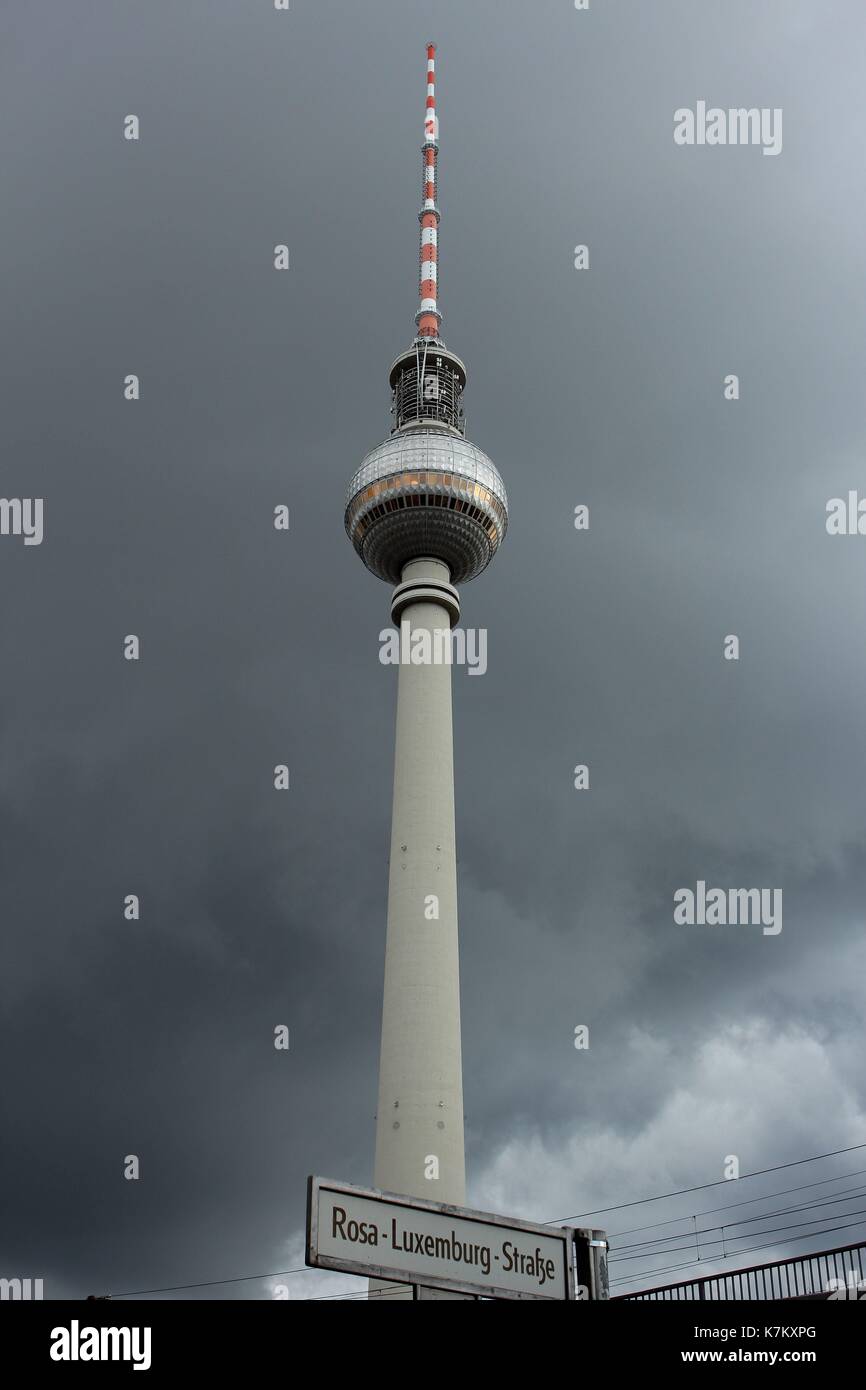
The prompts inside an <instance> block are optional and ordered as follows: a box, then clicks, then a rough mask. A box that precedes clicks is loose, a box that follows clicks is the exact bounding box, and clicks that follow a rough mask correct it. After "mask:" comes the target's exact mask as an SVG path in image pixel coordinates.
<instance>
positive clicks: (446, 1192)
mask: <svg viewBox="0 0 866 1390" xmlns="http://www.w3.org/2000/svg"><path fill="white" fill-rule="evenodd" d="M435 51H436V50H435V45H434V44H432V43H431V44H429V45H428V47H427V104H426V113H425V121H424V143H423V145H422V146H421V149H422V159H423V201H422V206H421V211H420V213H419V220H420V223H421V255H420V304H419V308H418V312H417V314H416V315H415V324H416V336H415V339H414V341H413V343H412V345H411V346H410V347H409V348H407V349H406V351H404V352H402V353H401V354H400V356H399V357H397V359H396V361H395V362H394V363H393V365H392V367H391V371H390V376H389V381H390V386H391V393H392V405H391V413H392V415H393V416H394V424H393V428H392V430H391V435H390V438H388V439H386V440H385V442H384V443H383V444H380V445H379V446H378V448H376V449H373V451H372V452H371V453H369V454H368V455H367V457H366V458H365V459H364V461H363V463H362V464H361V467H360V468H359V469H358V471H357V472H356V474H355V476H354V477H353V479H352V481H351V483H350V484H349V492H348V502H347V505H346V514H345V523H346V531H347V533H348V535H349V538H350V539H351V541H352V544H353V545H354V547H355V549H356V550H357V552H358V554H359V555H360V557H361V559H362V560H363V562H364V564H365V565H366V566H367V568H368V569H369V570H371V571H372V572H373V574H375V575H378V576H379V578H380V579H384V580H385V581H386V582H387V583H389V584H391V585H394V586H395V587H394V591H393V594H392V596H391V619H392V622H393V623H394V625H395V627H397V628H402V634H403V638H404V648H403V651H402V653H401V664H400V666H399V676H398V685H397V736H396V753H395V760H394V801H393V818H392V827H391V859H390V876H389V881H388V926H387V937H386V946H385V991H384V1001H383V1008H382V1043H381V1054H380V1062H379V1101H378V1109H377V1114H376V1162H375V1169H374V1177H373V1182H374V1185H375V1186H376V1187H378V1188H381V1189H384V1190H386V1191H390V1192H399V1193H404V1194H407V1195H409V1196H413V1197H423V1198H426V1199H427V1200H429V1201H441V1202H448V1203H452V1204H454V1205H458V1206H462V1205H464V1204H465V1200H466V1164H465V1155H464V1141H463V1074H462V1063H461V1051H460V979H459V966H458V947H457V862H456V849H455V839H454V768H453V761H454V758H453V742H452V729H451V667H450V664H448V663H447V660H446V662H444V663H443V662H440V664H433V663H432V662H430V663H428V664H426V665H415V664H412V663H411V662H410V661H409V653H410V651H411V647H410V645H409V643H407V642H406V641H405V639H406V637H407V636H409V637H410V640H411V634H412V633H417V632H419V631H420V630H426V631H427V632H428V633H431V634H434V633H437V632H438V633H440V634H443V636H442V637H440V639H439V642H440V651H441V648H442V647H444V648H445V651H446V653H449V652H450V642H451V639H450V629H451V626H452V624H455V623H456V622H457V619H458V617H459V615H460V599H459V595H458V592H457V588H456V585H458V584H462V583H465V582H466V581H467V580H469V579H473V578H474V577H475V575H477V574H480V573H481V571H482V570H483V569H484V568H485V567H486V566H487V565H488V564H489V563H490V561H491V560H492V558H493V556H494V555H495V553H496V551H497V549H498V548H499V545H500V543H501V541H502V539H503V537H504V535H505V531H506V527H507V525H508V501H507V498H506V495H505V488H504V487H503V484H502V479H501V478H500V476H499V473H498V471H497V469H496V468H495V466H494V464H493V463H492V462H491V461H490V459H489V458H488V457H487V455H486V454H484V453H482V451H481V450H480V449H478V448H476V446H475V445H474V444H470V442H469V440H468V439H467V438H466V435H465V424H464V418H463V406H462V403H461V402H462V396H463V388H464V387H465V385H466V368H465V366H464V365H463V363H462V362H461V360H460V358H459V357H457V356H456V355H455V354H454V353H453V352H451V351H449V349H448V348H446V346H445V344H444V343H443V341H442V339H441V337H440V336H439V334H440V326H441V322H442V315H441V313H440V311H439V299H438V280H439V274H438V264H439V257H438V238H439V208H438V205H437V198H436V185H437V175H438V157H439V125H438V119H437V115H436V85H435V57H434V55H435ZM429 640H430V644H431V647H432V650H433V651H434V652H435V651H436V644H435V640H434V639H433V638H431V639H429ZM422 641H423V639H422ZM416 651H417V648H416ZM437 1174H438V1176H437Z"/></svg>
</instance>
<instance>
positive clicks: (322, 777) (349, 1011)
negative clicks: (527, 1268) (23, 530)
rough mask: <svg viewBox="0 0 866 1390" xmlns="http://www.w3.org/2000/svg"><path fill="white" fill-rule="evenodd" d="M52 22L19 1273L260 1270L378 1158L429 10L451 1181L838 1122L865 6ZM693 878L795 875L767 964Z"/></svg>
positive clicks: (251, 13)
mask: <svg viewBox="0 0 866 1390" xmlns="http://www.w3.org/2000/svg"><path fill="white" fill-rule="evenodd" d="M76 9H77V7H73V8H70V7H68V6H62V5H59V4H56V5H48V6H45V5H43V6H40V7H38V8H37V9H34V10H33V11H32V12H29V11H27V10H25V9H23V8H22V9H19V11H18V13H17V14H15V15H14V16H6V17H5V18H4V19H3V20H2V26H3V31H4V32H3V42H2V44H0V49H2V51H3V53H4V55H5V65H6V71H5V72H4V80H3V83H2V93H3V95H2V103H3V116H4V119H3V121H2V122H0V131H2V137H0V138H2V142H3V164H4V168H5V170H6V186H7V189H8V190H9V196H8V197H7V222H6V236H5V240H6V243H7V255H6V293H5V295H4V319H5V322H6V333H5V341H4V346H3V350H2V351H3V373H2V376H3V383H4V409H3V425H4V430H3V433H4V462H3V489H2V491H3V493H4V495H5V496H44V498H45V499H46V504H45V506H46V512H45V541H44V543H43V545H42V546H40V547H30V548H24V547H23V546H21V544H20V542H18V541H15V540H13V539H12V538H11V537H4V538H2V540H0V576H2V584H0V605H2V616H3V632H4V647H5V657H6V660H5V663H4V671H5V676H4V683H3V689H2V695H0V702H2V720H0V773H2V825H0V830H2V833H0V882H2V885H3V887H2V899H3V924H4V929H3V945H2V970H0V1003H2V1022H3V1031H4V1034H5V1036H4V1040H3V1049H4V1052H3V1055H4V1057H5V1058H6V1059H7V1067H6V1068H5V1071H4V1079H3V1083H2V1122H3V1133H4V1143H3V1145H2V1159H0V1163H2V1169H3V1173H2V1177H3V1182H2V1190H3V1193H4V1196H5V1198H6V1206H7V1210H6V1212H5V1213H4V1220H3V1225H2V1231H3V1234H2V1245H0V1258H2V1264H3V1269H4V1271H6V1270H7V1269H8V1271H9V1273H16V1272H18V1273H20V1274H22V1275H27V1274H31V1275H33V1276H40V1275H44V1276H45V1278H46V1280H47V1284H46V1292H49V1293H64V1292H69V1293H71V1294H74V1295H76V1296H79V1295H81V1294H83V1293H86V1292H88V1291H90V1290H91V1289H101V1288H106V1287H111V1288H113V1289H114V1290H115V1291H122V1290H124V1289H138V1288H149V1287H151V1286H153V1285H168V1284H175V1283H183V1282H186V1281H188V1280H189V1281H193V1280H197V1279H205V1278H213V1279H218V1278H221V1277H229V1276H232V1275H236V1274H245V1273H254V1272H259V1271H264V1270H268V1269H274V1270H276V1269H280V1268H285V1267H288V1266H287V1265H286V1264H285V1260H286V1259H291V1260H294V1263H302V1259H301V1258H300V1257H299V1255H298V1248H297V1233H298V1231H299V1229H300V1228H301V1226H302V1222H303V1203H304V1179H305V1176H306V1174H307V1173H308V1172H312V1171H318V1172H324V1173H327V1174H329V1175H332V1176H338V1177H341V1178H345V1179H347V1180H354V1181H358V1182H367V1181H369V1178H370V1173H371V1168H372V1146H373V1110H374V1106H375V1079H376V1064H377V1050H378V1028H379V1008H380V1002H381V997H380V996H381V968H382V950H383V943H384V916H385V891H386V872H387V869H386V855H387V845H388V820H389V809H390V808H389V802H390V792H391V775H392V751H393V711H394V696H395V689H394V681H393V675H394V673H393V671H390V670H389V669H388V668H386V667H382V666H381V665H380V664H379V662H378V659H377V653H378V633H379V630H380V629H381V628H382V627H384V626H385V625H386V623H387V621H388V616H387V598H388V595H387V590H386V589H385V586H383V585H382V584H380V583H378V582H377V581H375V580H374V579H373V578H372V577H371V576H369V575H367V574H366V572H364V571H363V570H362V569H361V568H360V566H359V563H358V561H357V558H356V557H355V556H354V554H353V553H352V551H351V548H350V546H349V545H348V543H347V542H346V539H345V536H344V535H343V533H342V519H341V518H342V507H343V502H344V490H345V486H346V483H347V481H348V478H349V476H350V475H351V473H352V471H353V470H354V468H355V467H356V466H357V464H358V462H359V461H360V458H361V457H362V455H363V454H364V453H365V452H366V450H367V449H369V448H370V447H372V446H373V445H375V444H376V443H377V442H378V440H379V439H380V438H381V437H382V436H383V435H384V434H385V433H386V431H387V428H388V422H389V417H388V413H387V406H388V401H387V389H386V372H387V367H388V365H389V363H390V361H391V360H392V358H393V356H394V355H395V354H396V352H397V351H398V350H399V349H400V348H402V347H403V346H404V345H405V343H406V342H407V341H408V340H409V337H410V333H411V315H412V313H413V311H414V307H415V306H414V290H415V278H416V256H417V247H416V238H417V223H416V221H415V212H416V200H417V197H418V191H419V179H418V144H419V143H420V133H419V132H420V129H421V105H422V103H421V97H422V96H423V93H422V91H421V86H422V82H423V76H422V74H423V44H424V42H425V41H426V40H427V39H429V38H431V37H434V38H435V39H436V40H437V42H438V43H439V45H440V50H439V60H440V63H439V88H440V108H441V113H440V114H441V135H442V178H441V203H442V208H443V222H442V302H443V306H444V310H445V315H446V318H445V325H444V335H445V337H446V340H447V341H448V342H449V345H451V346H452V347H454V349H455V350H457V351H458V352H459V353H460V354H461V356H463V357H464V358H465V359H466V361H467V363H468V366H469V372H470V380H469V389H468V393H467V415H468V424H469V433H470V435H471V437H472V438H473V439H475V440H476V441H477V442H478V443H479V444H480V445H481V446H482V447H483V448H485V449H486V450H487V451H488V452H489V453H490V454H491V456H492V457H493V459H494V460H495V461H496V462H497V464H498V466H499V467H500V469H501V471H502V474H503V477H504V479H505V482H506V485H507V487H508V491H509V500H510V506H511V519H512V524H511V530H510V534H509V536H508V539H507V543H506V545H505V546H504V548H503V551H502V554H501V556H499V557H498V558H497V560H496V563H495V565H494V566H493V567H492V568H491V571H490V573H489V574H487V575H485V576H484V577H483V578H481V579H480V580H479V581H477V582H476V583H474V584H473V585H472V586H471V587H468V586H467V589H466V591H465V593H464V595H463V603H464V611H463V621H464V622H465V623H466V624H467V625H470V626H482V625H483V626H486V627H487V628H488V632H489V670H488V672H487V674H486V675H485V677H484V679H483V680H468V679H466V678H465V676H464V674H463V673H461V672H457V673H456V674H455V680H454V692H455V740H456V742H455V772H456V790H457V806H458V845H459V852H460V875H461V879H460V892H461V950H462V969H463V1008H464V1068H465V1085H466V1109H467V1137H468V1141H469V1144H470V1153H469V1160H470V1195H471V1197H472V1199H473V1200H475V1201H476V1202H477V1203H478V1204H488V1203H490V1204H493V1203H496V1204H499V1205H501V1206H502V1207H503V1209H514V1210H515V1211H517V1210H520V1211H522V1212H523V1213H524V1214H526V1215H529V1216H535V1217H540V1218H549V1217H551V1218H552V1217H556V1216H565V1215H566V1214H570V1213H577V1212H578V1211H580V1210H581V1208H584V1209H585V1208H586V1207H588V1206H590V1205H592V1206H595V1205H604V1204H607V1203H608V1202H614V1201H626V1200H628V1199H630V1198H632V1197H634V1196H642V1195H645V1194H646V1193H647V1192H652V1191H656V1190H664V1189H665V1188H668V1187H672V1186H676V1185H679V1184H688V1183H691V1182H696V1181H701V1180H702V1179H703V1178H704V1177H706V1176H708V1175H712V1176H716V1175H717V1174H718V1175H720V1168H721V1164H722V1161H723V1158H724V1155H725V1154H728V1153H731V1152H740V1150H742V1151H743V1167H744V1169H746V1168H754V1167H763V1166H765V1165H769V1164H771V1163H775V1162H783V1161H785V1160H786V1159H794V1158H799V1157H802V1156H803V1155H804V1154H807V1153H817V1152H820V1151H821V1150H822V1149H824V1148H832V1147H835V1146H836V1145H837V1143H838V1145H840V1146H841V1145H844V1144H846V1143H855V1142H858V1140H860V1139H862V1138H863V1137H864V1131H863V1125H862V1120H863V1110H864V1106H866V1096H864V1089H863V1071H862V1066H860V1065H859V1061H860V1059H861V1058H862V1037H863V1026H864V1008H863V1001H862V993H861V991H860V989H859V984H858V982H859V981H860V980H862V965H863V957H862V948H861V945H860V942H861V940H862V903H863V888H864V877H866V844H864V841H866V837H864V828H866V806H864V791H863V776H862V766H863V754H864V739H863V720H862V705H863V698H862V692H863V686H864V655H863V653H864V644H863V627H864V600H863V577H864V565H866V559H864V554H866V552H861V550H860V548H859V544H858V541H857V540H855V539H848V540H830V539H829V538H828V537H827V535H826V533H825V530H824V524H823V523H824V507H825V503H826V501H827V499H828V498H829V497H831V496H836V495H843V496H844V495H845V493H846V492H847V490H848V489H849V488H854V487H858V486H860V487H861V490H862V489H863V486H864V485H863V481H862V480H863V477H864V471H863V462H862V460H863V453H864V449H863V446H864V433H866V430H864V425H863V417H862V410H861V408H860V402H861V395H862V371H863V356H862V323H863V320H864V309H866V304H864V276H863V256H864V253H863V246H862V236H861V234H860V228H861V225H862V213H863V193H862V189H861V186H860V184H861V181H860V179H859V174H858V172H857V171H858V170H859V168H860V163H861V151H860V131H861V130H862V121H863V115H864V111H863V104H864V98H863V94H862V81H861V74H860V72H859V66H858V64H857V62H856V59H855V57H854V54H855V53H856V52H857V50H858V45H859V44H862V38H863V24H864V20H863V17H862V15H861V13H860V7H859V6H858V5H856V4H854V3H850V4H841V3H840V4H834V5H826V6H821V7H815V6H813V5H809V4H806V3H786V4H781V3H779V4H770V3H763V4H760V5H754V4H749V5H745V4H732V5H730V6H727V7H725V8H724V10H723V11H720V10H719V9H717V8H716V7H712V6H708V5H696V4H694V3H685V0H683V3H676V4H673V3H671V4H667V5H665V6H664V7H658V6H646V5H639V4H633V5H626V4H610V5H594V6H592V7H591V10H590V12H589V13H587V14H578V13H577V12H575V11H574V10H573V8H572V7H571V6H569V5H568V4H567V3H561V4H560V3H552V0H549V2H548V3H544V4H532V5H529V4H517V3H509V4H502V3H493V0H475V3H474V4H473V5H472V6H466V5H459V4H456V3H440V4H439V5H438V6H437V9H436V14H435V19H434V20H433V21H431V17H430V14H429V11H428V9H427V7H422V6H417V7H416V6H407V5H405V4H398V3H396V0H393V3H391V2H389V3H386V2H385V0H381V2H380V0H376V3H373V0H371V2H370V3H368V4H365V5H357V4H348V3H327V4H326V3H316V4H313V3H308V4H304V3H302V0H297V3H296V4H294V5H293V6H292V9H291V11H290V12H289V14H287V15H276V14H272V13H271V12H270V11H269V10H268V8H267V6H266V5H262V6H258V7H256V6H239V5H235V4H230V3H228V0H218V3H216V2H215V0H209V2H208V3H207V4H204V3H200V4H193V3H187V4H185V5H183V6H176V5H170V4H168V3H165V4H158V5H151V6H147V7H143V6H138V7H117V6H116V5H109V4H106V3H93V4H91V5H88V6H87V7H85V8H83V9H77V12H76ZM704 98H705V99H707V100H708V101H709V102H711V103H713V102H717V103H718V104H719V105H721V106H728V105H733V106H740V105H757V106H769V107H782V108H783V109H784V148H783V153H782V154H781V156H780V157H778V158H776V159H765V158H763V157H762V156H761V154H760V151H758V150H752V149H730V148H729V149H716V150H712V149H703V150H698V149H680V148H677V147H676V146H675V145H674V143H673V138H672V130H673V112H674V110H675V109H677V108H678V107H681V106H692V105H694V103H695V102H696V101H697V100H698V99H704ZM129 112H134V113H136V114H137V115H138V116H139V117H140V119H141V123H142V136H141V140H140V142H139V143H138V144H129V143H127V142H125V141H124V140H123V139H122V138H121V123H122V120H123V117H124V116H125V115H126V114H127V113H129ZM277 242H286V243H287V244H288V245H289V246H290V249H291V267H292V268H291V270H290V271H289V272H288V273H287V274H285V275H278V274H276V273H275V272H274V271H273V269H272V268H271V260H272V254H273V246H274V245H275V243H277ZM578 242H586V243H587V244H588V245H589V247H590V256H591V268H590V270H589V271H588V272H585V273H581V274H578V273H577V272H575V270H574V269H573V265H572V262H573V254H574V253H573V247H574V245H575V244H576V243H578ZM127 372H137V373H139V374H140V376H141V381H142V399H141V401H140V402H138V403H136V404H134V405H133V404H128V403H126V402H124V401H123V399H122V395H121V383H122V379H123V377H124V375H125V374H126V373H127ZM728 372H736V373H738V374H739V376H740V379H741V388H742V398H741V400H740V401H739V402H738V403H737V404H736V405H732V404H728V403H725V402H724V401H723V399H722V389H721V388H722V379H723V377H724V376H725V375H726V374H727V373H728ZM280 502H285V503H287V504H288V505H289V506H290V507H291V512H292V523H291V531H290V533H289V535H288V536H283V535H280V534H277V533H275V532H274V531H273V529H272V527H271V525H270V517H271V515H272V509H273V507H274V506H275V505H276V504H277V503H280ZM580 502H583V503H586V504H588V505H589V507H590V510H591V525H590V530H589V532H587V533H585V534H578V533H576V532H575V531H574V529H573V525H572V516H573V509H574V507H575V505H577V504H578V503H580ZM863 544H864V545H866V542H864V543H863ZM131 632H134V633H136V634H138V635H139V636H140V638H141V642H142V659H141V661H140V662H139V663H138V664H137V665H133V664H129V663H126V662H124V661H123V660H122V656H121V643H122V639H123V636H124V635H125V634H126V633H131ZM729 632H735V633H738V634H739V636H740V638H741V644H742V657H741V660H740V662H739V664H738V665H735V664H732V663H727V662H724V661H723V660H722V640H723V638H724V636H725V634H726V633H729ZM281 762H285V763H287V764H288V765H289V766H290V768H291V782H292V785H291V791H290V792H289V793H288V794H287V795H278V794H277V793H276V792H275V791H273V789H272V773H273V767H274V765H275V764H276V763H281ZM579 762H584V763H587V764H588V765H589V767H590V775H591V790H590V791H589V792H587V793H576V792H575V791H574V790H573V789H572V769H573V768H574V766H575V764H577V763H579ZM698 878H703V879H705V880H706V881H707V882H709V883H718V884H719V885H722V886H728V885H730V886H744V887H746V886H767V887H770V886H779V887H782V888H783V890H784V895H785V896H784V929H783V931H782V933H781V935H780V936H779V937H778V938H765V937H763V936H762V935H761V934H760V931H759V930H758V929H752V928H749V929H746V928H737V929H733V928H730V929H714V930H711V929H708V928H699V927H695V928H681V927H676V926H675V925H674V923H673V915H672V914H673V893H674V891H675V890H676V889H677V888H679V887H681V886H684V885H685V886H689V885H691V886H694V883H695V882H696V880H697V879H698ZM132 892H134V893H138V894H140V896H141V902H142V920H141V922H140V923H139V924H137V925H133V924H129V923H126V922H124V920H123V916H122V903H123V898H124V895H125V894H127V893H132ZM581 1022H585V1023H588V1024H589V1025H590V1029H591V1046H590V1049H589V1051H588V1052H586V1053H577V1052H575V1050H574V1048H573V1046H572V1038H573V1030H574V1026H575V1025H576V1024H578V1023H581ZM279 1023H285V1024H286V1025H287V1026H289V1028H290V1029H291V1037H292V1046H291V1051H290V1052H289V1054H288V1055H284V1054H281V1053H278V1052H275V1050H274V1048H273V1045H272V1037H273V1029H274V1027H275V1025H277V1024H279ZM12 1057H14V1058H15V1066H14V1067H10V1066H9V1065H8V1060H9V1059H10V1058H12ZM794 1088H796V1105H793V1104H792V1103H790V1096H791V1095H792V1094H793V1093H794ZM786 1093H787V1096H788V1103H786ZM804 1117H811V1119H809V1118H804ZM128 1153H136V1154H138V1155H139V1157H140V1159H141V1167H142V1177H141V1180H140V1181H139V1182H138V1183H129V1182H125V1181H124V1180H123V1177H122V1162H123V1157H124V1155H126V1154H128ZM852 1166H854V1165H853V1164H852ZM834 1171H835V1170H834ZM626 1224H627V1225H630V1224H632V1223H631V1222H624V1221H623V1220H622V1219H621V1218H620V1225H626ZM611 1228H612V1229H618V1228H617V1227H615V1225H614V1224H613V1223H612V1225H611ZM287 1252H289V1253H288V1254H287ZM292 1252H293V1253H292ZM322 1277H323V1276H315V1275H313V1276H309V1279H308V1280H305V1281H303V1283H302V1284H301V1285H299V1287H303V1288H304V1289H305V1291H306V1292H307V1293H312V1292H314V1291H315V1289H316V1288H318V1287H319V1285H317V1284H316V1280H317V1279H321V1278H322ZM321 1287H324V1285H321ZM328 1288H329V1289H330V1288H331V1285H328ZM220 1292H221V1291H220V1290H219V1289H213V1290H211V1291H210V1293H211V1294H213V1295H218V1294H219V1293H220ZM222 1292H224V1293H226V1294H227V1295H229V1296H235V1295H239V1296H243V1295H246V1296H255V1297H257V1296H261V1294H262V1292H263V1286H262V1285H261V1284H250V1285H246V1286H243V1285H242V1286H239V1287H238V1286H230V1287H229V1288H228V1289H227V1290H223V1291H222Z"/></svg>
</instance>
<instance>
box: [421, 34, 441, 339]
mask: <svg viewBox="0 0 866 1390" xmlns="http://www.w3.org/2000/svg"><path fill="white" fill-rule="evenodd" d="M435 54H436V45H435V43H428V45H427V105H426V110H425V115H424V144H423V145H422V146H421V158H422V161H423V164H422V169H423V181H424V202H423V205H422V208H421V211H420V212H419V214H418V220H419V221H420V223H421V256H420V276H419V291H420V300H421V302H420V304H419V306H418V312H417V314H416V315H415V323H416V324H417V326H418V336H419V338H438V337H439V325H440V323H441V322H442V315H441V314H440V312H439V306H438V303H437V284H438V264H439V247H438V239H439V209H438V207H437V206H436V171H437V160H438V157H439V118H438V117H437V115H436V59H435Z"/></svg>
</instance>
